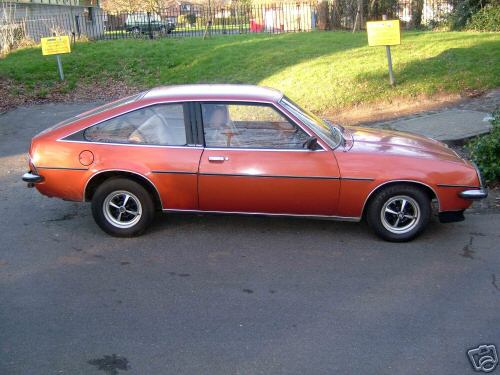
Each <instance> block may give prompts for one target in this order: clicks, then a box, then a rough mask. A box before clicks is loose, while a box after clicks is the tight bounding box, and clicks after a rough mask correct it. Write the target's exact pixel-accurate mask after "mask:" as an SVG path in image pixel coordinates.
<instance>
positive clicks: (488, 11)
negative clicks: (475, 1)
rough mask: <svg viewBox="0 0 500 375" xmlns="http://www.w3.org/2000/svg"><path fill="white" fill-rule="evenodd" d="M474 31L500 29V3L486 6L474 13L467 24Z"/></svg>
mask: <svg viewBox="0 0 500 375" xmlns="http://www.w3.org/2000/svg"><path fill="white" fill-rule="evenodd" d="M467 29H468V30H473V31H500V5H495V6H486V7H484V8H483V9H481V10H480V11H479V12H477V13H476V14H474V15H473V16H472V18H471V20H470V23H469V24H468V25H467Z"/></svg>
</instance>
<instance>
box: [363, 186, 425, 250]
mask: <svg viewBox="0 0 500 375" xmlns="http://www.w3.org/2000/svg"><path fill="white" fill-rule="evenodd" d="M401 208H403V209H401ZM431 212H432V210H431V200H430V198H429V196H428V195H427V194H426V192H425V191H423V190H422V189H420V188H418V187H416V186H412V185H405V184H399V185H392V186H388V187H386V188H383V189H382V190H381V191H379V192H377V193H376V195H375V196H374V197H373V199H371V200H370V203H369V205H368V211H367V213H366V219H367V221H368V225H369V226H370V227H371V228H372V229H373V231H374V232H375V233H376V234H377V235H378V236H379V237H381V238H383V239H384V240H386V241H391V242H406V241H410V240H412V239H414V238H415V237H417V236H418V235H419V234H420V233H422V232H423V231H424V229H425V228H426V227H427V225H428V224H429V220H430V217H431Z"/></svg>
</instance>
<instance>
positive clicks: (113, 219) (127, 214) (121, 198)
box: [92, 178, 155, 237]
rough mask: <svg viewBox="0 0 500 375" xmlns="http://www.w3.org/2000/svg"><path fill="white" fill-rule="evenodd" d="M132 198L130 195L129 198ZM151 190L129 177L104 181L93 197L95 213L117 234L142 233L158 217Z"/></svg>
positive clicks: (104, 227)
mask: <svg viewBox="0 0 500 375" xmlns="http://www.w3.org/2000/svg"><path fill="white" fill-rule="evenodd" d="M127 197H128V198H127ZM154 213H155V209H154V203H153V199H152V198H151V195H150V194H149V193H148V191H147V190H146V189H145V188H144V187H142V185H140V184H139V183H137V182H135V181H132V180H129V179H127V178H110V179H108V180H106V181H104V182H103V183H102V184H101V185H100V186H99V187H98V188H97V190H96V191H95V193H94V196H93V197H92V216H93V217H94V220H95V222H96V223H97V225H99V227H100V228H101V229H102V230H103V231H104V232H106V233H108V234H110V235H112V236H115V237H134V236H138V235H140V234H142V233H143V232H144V231H145V230H146V228H147V227H148V226H149V224H150V223H151V222H152V220H153V218H154Z"/></svg>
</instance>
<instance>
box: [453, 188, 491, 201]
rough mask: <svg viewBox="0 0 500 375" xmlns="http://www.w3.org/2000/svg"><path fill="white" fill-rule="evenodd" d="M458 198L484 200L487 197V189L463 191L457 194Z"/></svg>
mask: <svg viewBox="0 0 500 375" xmlns="http://www.w3.org/2000/svg"><path fill="white" fill-rule="evenodd" d="M458 196H459V197H460V198H464V199H470V200H478V199H484V198H486V197H487V196H488V189H486V188H481V189H475V190H465V191H461V192H460V193H458Z"/></svg>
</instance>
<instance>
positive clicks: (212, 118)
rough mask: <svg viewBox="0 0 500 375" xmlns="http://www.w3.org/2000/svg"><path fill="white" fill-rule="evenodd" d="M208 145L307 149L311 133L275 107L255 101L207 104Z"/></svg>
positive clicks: (205, 106) (206, 136)
mask: <svg viewBox="0 0 500 375" xmlns="http://www.w3.org/2000/svg"><path fill="white" fill-rule="evenodd" d="M202 114H203V127H204V131H205V142H206V145H207V147H232V148H265V149H303V148H304V142H305V141H306V140H307V138H308V135H307V134H306V133H305V132H304V131H303V130H302V129H301V128H299V127H297V126H296V125H295V124H292V123H291V122H290V121H288V119H286V118H285V117H284V116H283V115H281V114H280V113H279V112H277V111H276V110H275V109H274V108H272V107H270V106H266V105H253V104H203V105H202Z"/></svg>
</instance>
